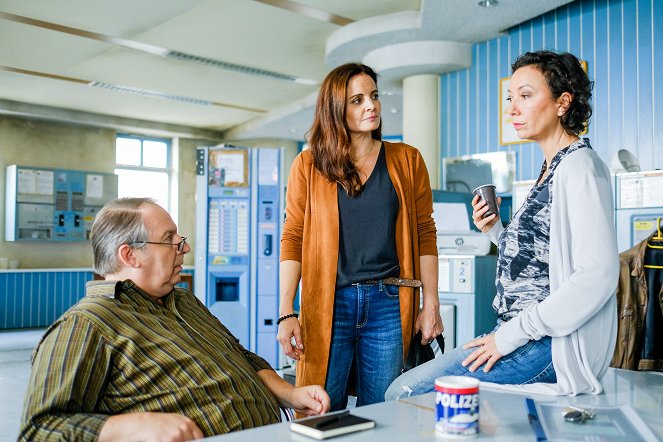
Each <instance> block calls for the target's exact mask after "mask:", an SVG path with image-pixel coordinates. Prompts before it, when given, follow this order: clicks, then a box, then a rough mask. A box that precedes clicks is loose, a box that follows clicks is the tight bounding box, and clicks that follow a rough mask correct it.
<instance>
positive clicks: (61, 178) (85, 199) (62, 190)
mask: <svg viewBox="0 0 663 442" xmlns="http://www.w3.org/2000/svg"><path fill="white" fill-rule="evenodd" d="M6 184H7V185H6V191H7V195H6V197H5V240H6V241H85V240H87V239H89V236H90V230H91V229H92V223H93V221H94V217H95V215H96V214H97V212H98V211H99V210H100V209H101V207H103V205H104V204H106V203H107V202H108V201H110V200H112V199H114V198H117V175H114V174H107V173H98V172H86V171H80V170H62V169H46V168H35V167H28V166H18V165H11V166H8V167H7V170H6Z"/></svg>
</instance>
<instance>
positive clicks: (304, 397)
mask: <svg viewBox="0 0 663 442" xmlns="http://www.w3.org/2000/svg"><path fill="white" fill-rule="evenodd" d="M258 376H260V379H261V380H262V382H263V383H264V384H265V386H266V387H267V389H269V391H271V392H272V394H273V395H274V396H275V397H276V400H277V401H278V403H279V405H280V406H283V407H288V408H292V409H294V410H295V411H297V412H298V413H302V414H304V415H307V416H312V415H316V414H323V413H326V412H327V411H329V396H328V395H327V392H326V391H325V390H324V389H323V388H322V387H321V386H319V385H308V386H306V387H299V388H295V387H293V386H292V385H290V384H289V383H288V382H286V381H285V380H283V379H282V378H281V377H280V376H279V375H278V374H276V372H275V371H274V370H272V369H265V370H259V371H258Z"/></svg>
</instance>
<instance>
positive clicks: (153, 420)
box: [98, 413, 205, 442]
mask: <svg viewBox="0 0 663 442" xmlns="http://www.w3.org/2000/svg"><path fill="white" fill-rule="evenodd" d="M203 437H205V435H204V434H203V432H202V431H200V428H198V425H196V423H195V422H194V421H192V420H191V419H189V418H188V417H186V416H182V415H181V414H175V413H127V414H117V415H115V416H111V417H110V418H109V419H108V420H107V421H106V423H105V424H104V426H103V427H101V432H100V433H99V439H98V440H99V442H104V441H113V442H116V441H117V442H120V441H144V442H152V441H154V442H163V441H167V442H183V441H188V440H195V439H202V438H203Z"/></svg>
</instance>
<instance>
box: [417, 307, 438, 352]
mask: <svg viewBox="0 0 663 442" xmlns="http://www.w3.org/2000/svg"><path fill="white" fill-rule="evenodd" d="M414 329H415V331H416V330H421V343H422V344H424V345H426V344H430V343H431V341H433V339H435V338H436V337H437V336H439V335H441V334H442V332H443V331H444V325H443V324H442V317H441V316H440V304H439V302H438V303H433V302H428V303H424V307H423V308H422V309H421V311H420V312H419V316H417V322H416V324H415V325H414Z"/></svg>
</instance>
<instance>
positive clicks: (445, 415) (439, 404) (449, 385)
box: [435, 376, 479, 438]
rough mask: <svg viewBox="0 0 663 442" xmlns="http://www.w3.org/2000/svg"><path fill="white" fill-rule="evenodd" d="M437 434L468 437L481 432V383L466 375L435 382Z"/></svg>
mask: <svg viewBox="0 0 663 442" xmlns="http://www.w3.org/2000/svg"><path fill="white" fill-rule="evenodd" d="M435 432H436V433H438V434H439V435H441V436H444V437H452V438H466V437H474V436H476V435H477V434H478V433H479V381H478V380H477V379H474V378H470V377H467V376H442V377H439V378H437V379H435Z"/></svg>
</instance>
